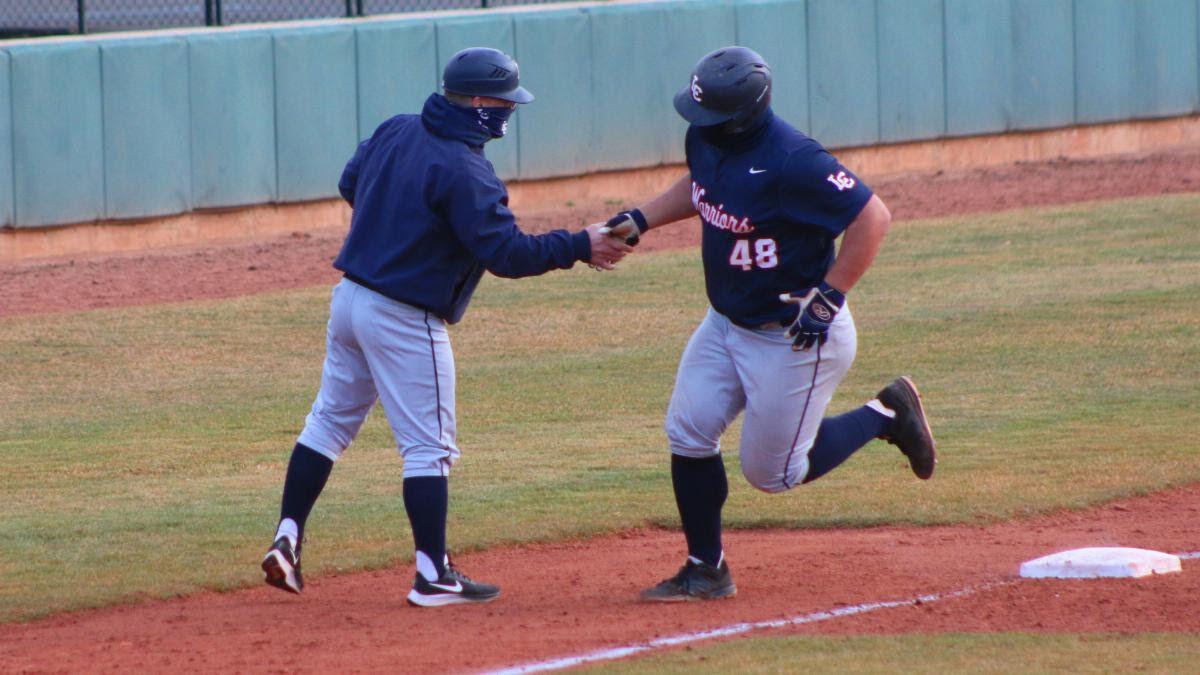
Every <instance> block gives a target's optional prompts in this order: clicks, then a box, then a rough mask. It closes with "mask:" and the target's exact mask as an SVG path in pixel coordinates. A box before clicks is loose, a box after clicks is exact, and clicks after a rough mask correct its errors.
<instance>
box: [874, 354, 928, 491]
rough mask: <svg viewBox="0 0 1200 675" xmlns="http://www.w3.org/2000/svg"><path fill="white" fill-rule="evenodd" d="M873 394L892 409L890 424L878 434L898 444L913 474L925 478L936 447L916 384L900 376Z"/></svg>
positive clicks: (895, 444)
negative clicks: (893, 415)
mask: <svg viewBox="0 0 1200 675" xmlns="http://www.w3.org/2000/svg"><path fill="white" fill-rule="evenodd" d="M876 398H878V399H879V402H880V403H882V404H883V405H885V406H887V407H888V409H890V410H892V411H893V412H895V413H896V417H895V419H893V420H892V424H891V426H889V427H888V430H887V432H885V433H884V434H883V435H882V436H880V438H882V439H883V440H885V441H887V442H888V443H891V444H892V445H894V446H896V447H898V448H900V452H903V453H904V455H905V456H906V457H908V464H909V466H911V467H912V470H913V473H915V474H917V478H920V479H922V480H928V479H929V477H930V476H932V475H933V468H934V467H935V466H936V465H937V448H936V446H935V443H934V441H933V432H932V431H930V429H929V420H927V419H926V418H925V407H924V406H923V405H921V393H920V392H918V391H917V385H915V384H913V381H912V380H910V379H908V378H907V377H900V378H898V379H897V380H896V381H895V382H893V383H891V384H889V385H888V386H886V387H884V388H883V390H882V391H880V392H879V394H878V395H877V396H876Z"/></svg>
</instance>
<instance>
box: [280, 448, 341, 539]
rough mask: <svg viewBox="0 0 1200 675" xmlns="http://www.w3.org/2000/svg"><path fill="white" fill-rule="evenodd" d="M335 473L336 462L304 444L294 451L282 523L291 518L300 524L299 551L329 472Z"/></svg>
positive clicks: (290, 464) (286, 480) (288, 470)
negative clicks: (305, 526) (307, 521)
mask: <svg viewBox="0 0 1200 675" xmlns="http://www.w3.org/2000/svg"><path fill="white" fill-rule="evenodd" d="M330 471H333V462H332V461H331V460H330V459H329V458H328V457H326V456H325V455H322V454H321V453H319V452H317V451H316V450H313V449H312V448H310V447H308V446H307V445H302V444H300V443H297V444H296V447H295V448H293V449H292V459H291V460H290V461H289V462H288V468H287V477H286V478H285V479H284V481H283V504H282V505H281V506H280V509H279V520H281V521H282V520H283V519H284V518H291V519H292V520H294V521H296V526H297V528H298V529H299V531H300V532H299V536H298V537H296V550H297V551H298V550H299V549H300V546H301V544H302V543H303V541H304V521H306V520H308V514H309V513H311V512H312V508H313V504H316V503H317V497H320V496H321V490H324V489H325V481H326V480H328V479H329V472H330Z"/></svg>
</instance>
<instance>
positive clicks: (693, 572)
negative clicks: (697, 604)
mask: <svg viewBox="0 0 1200 675" xmlns="http://www.w3.org/2000/svg"><path fill="white" fill-rule="evenodd" d="M735 595H737V586H736V585H734V583H733V576H732V575H731V574H729V565H728V564H726V562H725V561H724V560H721V564H720V565H719V566H717V567H713V566H712V565H709V564H708V563H706V562H696V561H694V560H693V559H692V558H688V561H687V562H686V563H684V565H683V567H681V568H679V573H678V574H676V575H675V576H673V577H671V578H670V579H666V580H664V581H662V582H661V583H659V584H658V585H657V586H654V587H653V588H647V589H646V590H644V591H642V600H645V601H647V602H684V601H687V600H717V599H720V598H732V597H733V596H735Z"/></svg>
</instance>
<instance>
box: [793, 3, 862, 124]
mask: <svg viewBox="0 0 1200 675" xmlns="http://www.w3.org/2000/svg"><path fill="white" fill-rule="evenodd" d="M876 19H877V16H876V12H875V2H874V0H810V2H809V4H808V82H809V85H808V95H809V99H810V101H811V104H810V110H811V112H812V134H811V135H812V136H813V137H814V138H816V139H817V140H819V141H820V142H821V143H822V144H824V145H828V146H848V145H870V144H872V143H877V142H878V141H879V67H878V66H879V61H878V56H877V55H878V53H879V50H878V46H877V42H876V38H875V36H876Z"/></svg>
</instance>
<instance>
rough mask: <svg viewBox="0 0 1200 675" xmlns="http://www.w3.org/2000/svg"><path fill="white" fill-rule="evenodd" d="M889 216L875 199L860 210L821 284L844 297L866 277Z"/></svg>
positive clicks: (883, 205)
mask: <svg viewBox="0 0 1200 675" xmlns="http://www.w3.org/2000/svg"><path fill="white" fill-rule="evenodd" d="M891 223H892V213H891V212H890V211H888V208H887V206H886V205H885V204H884V203H883V200H881V199H880V198H879V197H878V196H877V195H872V196H871V200H870V201H868V202H867V205H866V206H864V207H863V210H862V212H861V213H859V214H858V217H857V218H855V219H854V222H852V223H850V226H849V227H847V228H846V231H845V232H844V233H843V234H842V246H841V248H840V249H839V250H838V255H837V260H835V261H834V262H833V265H832V266H831V267H830V268H829V273H828V274H826V275H825V283H827V284H829V285H830V286H833V287H834V288H836V289H838V290H839V291H841V292H843V293H846V292H848V291H849V290H850V289H851V288H853V287H854V285H855V284H857V283H858V280H859V279H861V278H862V276H863V275H864V274H866V273H867V269H868V268H870V267H871V263H872V262H874V261H875V256H876V254H878V253H879V246H880V245H881V244H882V243H883V238H884V237H885V236H887V233H888V229H889V228H890V227H891Z"/></svg>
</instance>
